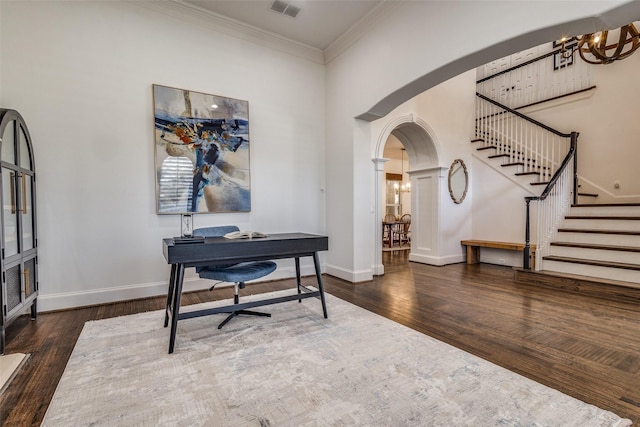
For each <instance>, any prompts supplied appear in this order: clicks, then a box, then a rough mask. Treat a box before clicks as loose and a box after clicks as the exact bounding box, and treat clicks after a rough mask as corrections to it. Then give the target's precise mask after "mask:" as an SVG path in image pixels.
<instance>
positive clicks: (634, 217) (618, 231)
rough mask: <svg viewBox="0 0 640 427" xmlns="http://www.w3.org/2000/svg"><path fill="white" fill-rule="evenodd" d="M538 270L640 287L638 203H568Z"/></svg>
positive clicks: (639, 210)
mask: <svg viewBox="0 0 640 427" xmlns="http://www.w3.org/2000/svg"><path fill="white" fill-rule="evenodd" d="M541 270H542V271H543V272H547V271H550V272H557V273H565V274H576V275H582V276H589V277H594V278H601V279H608V280H616V281H622V282H626V283H624V284H622V285H626V286H630V287H637V288H640V203H630V204H617V205H602V204H598V205H594V204H590V205H573V206H571V208H570V212H569V215H566V216H565V218H564V221H563V222H562V224H561V225H560V227H559V228H558V232H557V235H556V238H555V239H554V240H553V241H552V242H551V243H550V245H549V248H548V253H547V254H543V255H542V266H541Z"/></svg>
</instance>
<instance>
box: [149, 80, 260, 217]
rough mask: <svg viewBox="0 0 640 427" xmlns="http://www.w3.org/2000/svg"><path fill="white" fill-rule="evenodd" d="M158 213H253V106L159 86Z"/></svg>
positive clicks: (156, 119)
mask: <svg viewBox="0 0 640 427" xmlns="http://www.w3.org/2000/svg"><path fill="white" fill-rule="evenodd" d="M153 108H154V141H155V172H156V212H157V213H158V214H195V213H221V212H249V211H251V182H250V167H249V166H250V165H249V159H250V155H249V154H250V153H249V152H250V143H249V102H248V101H242V100H238V99H234V98H227V97H223V96H218V95H211V94H206V93H202V92H196V91H192V90H187V89H177V88H173V87H168V86H161V85H156V84H154V85H153Z"/></svg>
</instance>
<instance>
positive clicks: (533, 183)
mask: <svg viewBox="0 0 640 427" xmlns="http://www.w3.org/2000/svg"><path fill="white" fill-rule="evenodd" d="M529 184H530V185H547V184H549V181H543V182H530V183H529Z"/></svg>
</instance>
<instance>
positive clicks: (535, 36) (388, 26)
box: [326, 1, 640, 281]
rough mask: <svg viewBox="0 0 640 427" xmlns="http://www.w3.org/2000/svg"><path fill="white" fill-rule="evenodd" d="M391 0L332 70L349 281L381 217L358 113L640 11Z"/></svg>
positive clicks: (333, 263)
mask: <svg viewBox="0 0 640 427" xmlns="http://www.w3.org/2000/svg"><path fill="white" fill-rule="evenodd" d="M618 6H622V8H621V9H615V10H613V8H616V7H618ZM387 7H388V9H384V14H382V15H383V16H380V17H378V19H377V20H376V22H375V31H370V32H368V33H366V34H363V35H362V36H361V37H360V39H359V40H358V41H357V42H356V43H354V44H352V45H351V46H350V47H349V49H348V50H346V51H345V52H343V53H342V54H341V55H339V56H338V57H337V58H335V59H333V60H332V61H331V62H330V63H329V64H328V65H327V71H326V72H327V79H326V85H327V86H326V87H327V92H326V99H327V106H326V118H327V134H328V139H327V168H330V167H335V169H333V170H332V173H331V174H330V175H328V176H327V208H328V211H327V229H328V232H329V238H330V241H331V242H332V248H333V249H332V250H331V251H329V253H328V256H327V271H331V272H332V274H336V275H339V276H340V277H342V278H345V279H347V280H352V281H360V280H369V279H370V278H371V277H372V274H373V269H372V267H371V265H372V260H373V259H375V257H374V256H373V255H372V251H373V248H374V247H375V242H373V241H372V239H373V238H375V235H374V234H373V233H372V232H371V230H374V227H376V226H377V224H374V217H375V215H373V213H374V212H375V210H374V207H373V202H372V200H373V197H374V196H375V193H373V192H371V190H370V189H371V188H372V186H373V183H374V176H375V174H374V173H372V166H371V150H366V147H367V145H369V146H371V145H372V144H371V140H372V138H374V136H373V135H372V133H371V130H370V128H369V126H368V124H367V123H365V122H363V121H362V120H354V118H356V117H361V118H363V119H367V120H372V119H375V118H381V117H384V116H385V115H387V114H388V113H389V112H390V111H391V110H393V108H395V107H397V106H398V105H400V104H402V103H403V102H405V101H407V100H409V99H411V98H413V97H414V96H415V95H417V94H419V93H421V92H423V91H424V90H426V89H429V88H431V87H433V86H435V85H436V84H438V83H440V82H443V81H445V80H447V79H449V78H451V77H453V76H456V75H458V74H460V73H462V72H464V71H467V70H470V69H472V68H475V67H477V66H479V65H482V64H484V63H487V62H489V61H491V60H493V59H497V58H500V57H503V56H506V55H509V54H511V53H513V52H516V51H519V50H523V49H526V48H529V47H532V46H536V45H539V44H542V43H544V42H548V41H549V40H554V39H558V38H559V36H560V35H562V33H570V34H580V33H584V32H586V30H588V29H592V28H593V27H594V26H598V25H603V22H606V24H608V25H609V26H619V25H623V24H626V23H628V21H629V20H633V19H630V18H633V17H635V18H636V19H637V18H638V17H640V4H639V3H638V2H635V3H632V2H622V1H596V2H584V3H581V4H580V8H576V7H575V2H572V1H553V2H551V1H548V2H547V1H522V2H475V1H456V2H400V3H396V2H392V3H391V4H389V5H387ZM549 10H553V11H554V13H552V14H550V13H549ZM609 10H613V12H609ZM504 16H509V19H507V20H505V19H503V17H504ZM592 16H595V17H597V18H594V19H591V18H590V17H592ZM572 21H573V23H572V24H568V25H563V24H564V23H571V22H572ZM453 29H463V30H461V31H456V30H453ZM442 34H446V40H447V42H446V43H442V42H441V41H442V37H441V35H442ZM440 166H444V165H442V164H441V165H440ZM446 166H447V167H448V165H446ZM414 208H415V204H414ZM338 211H339V214H338ZM345 217H346V218H350V219H351V220H346V221H345Z"/></svg>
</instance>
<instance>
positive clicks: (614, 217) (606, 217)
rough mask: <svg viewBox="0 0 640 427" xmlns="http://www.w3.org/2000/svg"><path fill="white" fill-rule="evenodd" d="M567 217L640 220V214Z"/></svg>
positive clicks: (568, 217)
mask: <svg viewBox="0 0 640 427" xmlns="http://www.w3.org/2000/svg"><path fill="white" fill-rule="evenodd" d="M564 218H565V219H604V220H607V219H613V220H616V221H627V220H631V221H638V220H640V216H616V215H610V216H606V215H566V216H565V217H564Z"/></svg>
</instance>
